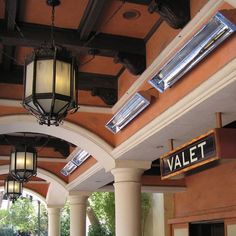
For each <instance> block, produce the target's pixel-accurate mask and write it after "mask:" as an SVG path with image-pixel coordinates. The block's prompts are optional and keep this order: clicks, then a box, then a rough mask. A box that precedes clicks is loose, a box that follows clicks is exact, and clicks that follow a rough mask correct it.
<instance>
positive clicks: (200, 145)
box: [197, 141, 206, 158]
mask: <svg viewBox="0 0 236 236" xmlns="http://www.w3.org/2000/svg"><path fill="white" fill-rule="evenodd" d="M205 145H206V141H204V142H202V143H199V144H198V145H197V146H198V147H200V148H201V156H202V158H204V157H205V155H204V149H203V146H205Z"/></svg>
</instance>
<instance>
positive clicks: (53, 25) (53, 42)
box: [51, 5, 55, 48]
mask: <svg viewBox="0 0 236 236" xmlns="http://www.w3.org/2000/svg"><path fill="white" fill-rule="evenodd" d="M51 20H52V24H51V46H52V47H53V48H55V39H54V27H55V6H54V5H53V6H52V16H51Z"/></svg>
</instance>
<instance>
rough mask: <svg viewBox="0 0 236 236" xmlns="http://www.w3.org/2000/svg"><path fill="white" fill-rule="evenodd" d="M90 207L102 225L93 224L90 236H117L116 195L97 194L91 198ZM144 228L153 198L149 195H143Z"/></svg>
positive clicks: (107, 193)
mask: <svg viewBox="0 0 236 236" xmlns="http://www.w3.org/2000/svg"><path fill="white" fill-rule="evenodd" d="M89 202H90V207H91V208H92V209H93V210H94V212H95V213H96V216H97V218H98V220H99V222H100V224H92V225H91V226H90V228H89V236H104V235H105V236H108V235H109V236H114V235H115V195H114V193H109V192H104V193H101V192H95V193H93V194H92V195H91V196H90V198H89ZM141 208H142V228H143V233H142V234H143V235H144V228H145V224H146V219H147V216H148V214H149V211H150V208H151V196H150V194H148V193H142V196H141Z"/></svg>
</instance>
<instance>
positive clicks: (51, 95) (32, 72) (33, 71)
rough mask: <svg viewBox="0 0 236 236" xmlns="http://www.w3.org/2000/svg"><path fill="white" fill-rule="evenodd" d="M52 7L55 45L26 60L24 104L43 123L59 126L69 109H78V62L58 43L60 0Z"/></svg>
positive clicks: (52, 43)
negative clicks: (56, 20)
mask: <svg viewBox="0 0 236 236" xmlns="http://www.w3.org/2000/svg"><path fill="white" fill-rule="evenodd" d="M47 4H48V5H50V6H51V7H52V26H51V44H50V45H45V46H43V47H42V48H40V49H37V50H35V51H34V52H33V54H32V55H31V56H30V57H29V58H27V59H26V61H25V69H24V98H23V106H24V107H25V108H26V109H27V110H29V111H30V112H31V113H32V114H33V115H34V116H36V117H37V119H38V121H39V123H40V124H46V125H48V126H50V125H56V126H57V125H59V124H60V123H61V122H62V120H63V119H64V118H65V117H66V116H67V114H68V112H72V113H73V112H75V111H76V110H77V107H78V105H77V91H76V80H77V74H78V73H77V72H78V69H77V65H76V60H75V58H74V57H72V56H71V54H70V52H68V51H67V50H66V49H65V48H62V47H60V46H57V45H55V42H54V31H53V30H54V7H55V6H58V5H59V4H60V1H58V0H50V1H47Z"/></svg>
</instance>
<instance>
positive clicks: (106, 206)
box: [89, 192, 115, 235]
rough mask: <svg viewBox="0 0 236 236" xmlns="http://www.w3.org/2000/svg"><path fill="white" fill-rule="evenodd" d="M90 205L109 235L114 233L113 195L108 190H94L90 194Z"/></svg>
mask: <svg viewBox="0 0 236 236" xmlns="http://www.w3.org/2000/svg"><path fill="white" fill-rule="evenodd" d="M89 199H90V206H91V207H92V209H93V210H94V212H95V213H96V215H97V217H98V219H99V221H100V223H102V224H104V225H105V226H106V229H107V231H108V232H110V233H111V235H115V195H114V193H109V192H104V193H100V192H95V193H93V194H92V195H91V196H90V198H89Z"/></svg>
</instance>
